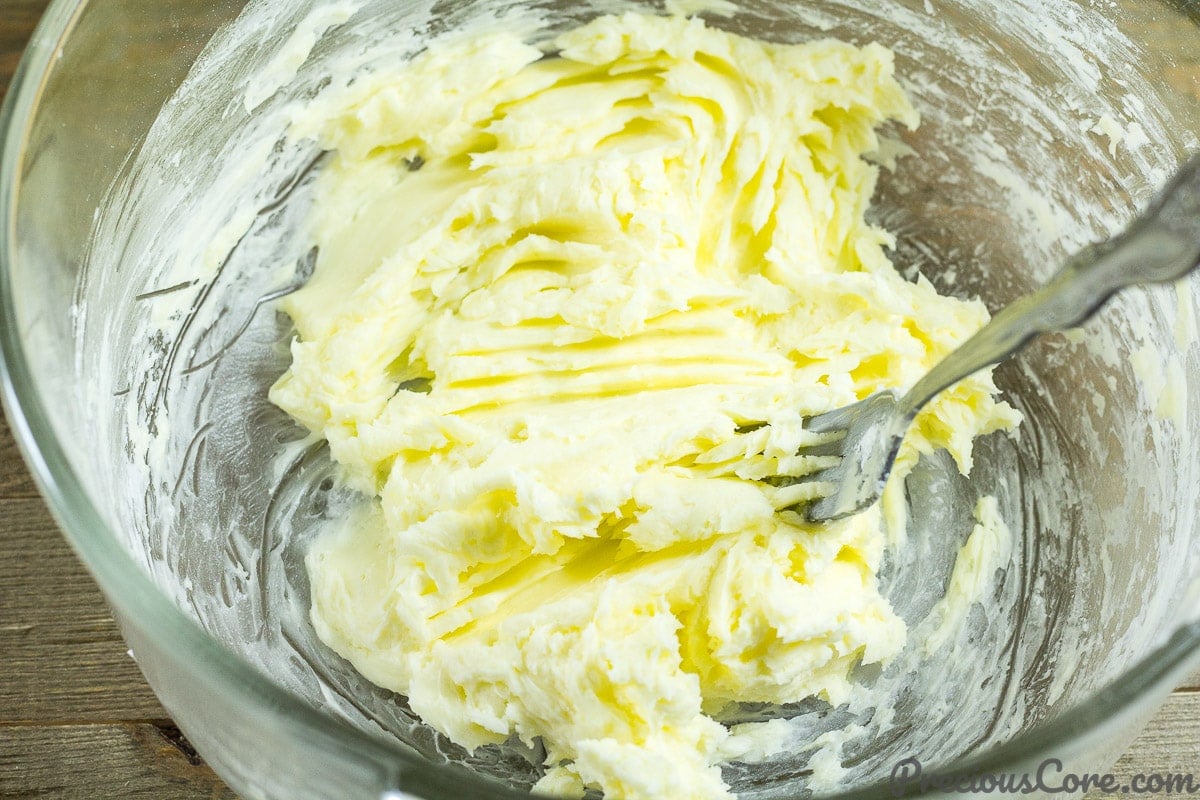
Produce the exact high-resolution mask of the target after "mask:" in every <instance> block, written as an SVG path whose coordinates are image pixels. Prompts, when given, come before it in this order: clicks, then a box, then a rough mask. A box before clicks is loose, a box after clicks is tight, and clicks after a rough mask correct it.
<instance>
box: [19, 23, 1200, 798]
mask: <svg viewBox="0 0 1200 800" xmlns="http://www.w3.org/2000/svg"><path fill="white" fill-rule="evenodd" d="M90 2H91V0H51V2H50V4H49V6H48V7H47V9H46V11H45V13H44V15H43V17H42V19H41V20H40V21H39V23H38V25H37V27H36V29H35V30H34V33H33V36H32V37H31V39H30V41H29V43H28V45H27V47H26V50H25V52H24V54H23V56H22V58H21V60H20V62H19V63H18V65H17V69H16V71H15V73H14V75H13V78H12V82H11V83H10V85H9V89H8V92H7V95H6V97H5V98H4V103H3V105H2V106H0V319H2V320H3V321H4V323H3V325H0V392H2V397H0V399H2V400H3V406H4V410H5V413H6V415H7V418H8V422H9V425H10V428H11V430H12V432H13V436H14V439H15V440H16V441H17V444H18V446H19V448H20V450H21V453H22V455H23V456H24V459H25V462H26V464H27V465H28V467H29V469H30V472H31V473H32V475H33V477H34V480H35V482H36V483H37V486H38V488H39V490H40V492H41V495H42V497H43V499H44V500H45V502H46V504H47V506H48V507H49V510H50V512H51V514H52V515H53V517H54V519H55V521H56V523H57V524H58V527H59V528H60V530H61V531H62V533H63V535H64V536H65V538H66V539H67V541H68V542H69V544H70V545H71V547H72V548H73V549H74V551H75V552H76V554H77V556H78V557H79V558H80V559H81V560H82V562H83V563H84V565H85V566H86V567H87V569H88V570H89V572H90V573H91V574H92V576H93V577H94V578H95V579H96V581H97V582H98V583H99V585H100V587H101V588H102V590H103V592H104V595H105V597H106V599H107V600H108V602H109V603H110V604H111V605H113V606H114V607H115V608H116V609H117V610H118V611H119V612H120V613H121V614H122V615H123V616H126V617H128V618H130V619H133V620H136V621H137V624H138V625H139V627H142V628H144V629H146V630H148V631H150V632H152V633H153V634H154V635H155V637H156V638H157V640H158V641H159V642H161V643H162V644H163V645H165V646H168V647H171V648H172V649H175V648H178V649H179V651H180V652H188V653H192V654H194V655H195V656H196V658H195V661H194V663H195V664H197V668H196V669H197V672H198V673H199V674H200V676H201V677H203V678H204V679H205V680H207V681H209V682H211V683H217V684H219V685H222V686H230V685H233V686H238V687H239V691H241V692H243V693H245V694H246V695H247V696H249V697H251V698H253V699H254V700H255V701H256V702H257V703H259V704H260V706H261V707H264V708H265V707H270V708H272V713H278V714H280V715H281V716H284V717H286V718H287V719H288V720H289V721H290V722H294V723H298V724H299V726H300V728H299V730H293V731H292V732H293V733H298V734H299V735H300V736H301V737H305V736H307V737H308V738H320V739H321V740H322V743H323V744H325V745H326V746H328V745H330V744H332V745H333V746H335V747H339V748H340V749H344V750H345V751H346V752H347V753H350V752H353V753H354V754H355V757H356V758H358V757H363V756H365V757H367V758H370V759H371V760H374V761H376V762H378V763H382V764H388V763H396V765H397V766H398V767H400V768H401V769H400V772H401V773H402V775H403V777H402V778H401V780H400V781H399V783H400V784H401V785H400V786H397V787H394V788H395V789H396V790H398V791H399V792H400V793H401V794H400V796H401V797H405V796H417V797H426V798H431V800H432V799H433V798H436V797H439V796H445V795H443V794H442V792H455V793H459V794H462V793H469V794H468V795H467V796H477V795H478V796H489V797H496V798H514V799H516V798H528V797H529V795H528V794H527V793H525V792H521V791H518V790H515V789H513V788H511V787H507V786H504V785H503V784H501V783H499V782H498V781H496V780H494V779H491V778H487V777H485V776H482V775H478V774H475V773H473V772H471V771H470V770H468V769H467V768H465V767H461V766H456V765H443V764H434V763H431V762H428V761H425V760H423V759H421V758H420V757H419V756H416V755H414V754H413V753H412V752H411V751H409V750H406V749H405V748H404V747H403V746H402V745H400V744H398V743H397V742H394V741H392V740H390V739H389V738H387V737H386V736H384V735H382V734H378V735H376V734H371V733H368V732H365V731H362V730H360V729H358V728H355V727H353V726H351V725H350V724H349V723H347V722H345V721H343V720H340V719H337V718H335V717H333V716H332V715H329V714H326V713H324V712H321V711H319V710H317V709H316V708H314V707H313V706H311V705H309V704H308V703H307V702H305V701H304V700H302V699H300V698H299V697H297V696H296V695H294V694H292V693H291V692H289V691H287V690H286V689H284V688H282V687H280V686H278V685H277V684H275V683H274V682H272V681H271V680H270V679H269V678H268V677H267V676H266V675H265V674H264V673H263V672H262V671H261V670H260V669H259V668H257V667H255V666H253V665H252V664H251V663H250V662H248V661H247V660H245V659H244V658H242V657H241V656H240V655H238V654H237V653H236V652H234V651H233V650H231V649H229V648H227V647H226V646H225V645H224V644H222V643H221V642H220V641H218V640H217V639H215V638H214V637H212V636H210V635H209V634H208V633H206V632H205V631H204V630H203V629H202V628H201V627H200V625H199V624H198V623H197V622H195V621H194V620H193V619H192V618H191V617H189V616H187V615H186V614H185V613H184V612H183V611H182V610H181V609H179V608H178V607H177V606H176V605H175V603H174V602H173V601H172V600H171V599H170V598H169V597H168V596H167V595H166V594H165V593H164V592H163V591H161V590H160V589H159V588H158V587H157V586H156V585H155V584H154V583H153V581H152V580H151V579H150V577H149V576H148V575H147V574H146V573H145V571H144V569H143V568H142V567H141V566H140V565H138V564H137V563H136V561H135V560H134V559H133V557H132V556H131V555H130V554H129V553H128V552H127V551H126V550H125V549H124V548H123V547H122V546H121V544H120V543H119V539H118V537H117V536H116V535H115V534H114V532H113V531H112V530H111V529H110V528H109V526H108V525H107V524H106V523H105V521H104V519H103V518H102V516H101V515H100V513H99V511H98V509H97V507H96V506H95V505H94V504H93V503H92V501H91V499H90V498H89V497H88V494H87V492H86V490H85V489H84V487H83V484H82V482H81V481H80V479H79V476H78V475H77V474H76V473H75V471H74V469H73V468H72V467H71V464H70V460H69V459H68V457H67V454H66V450H65V448H64V446H63V443H62V442H60V441H59V439H58V437H57V436H56V435H55V433H54V431H53V428H52V426H51V423H50V419H49V415H48V413H47V407H46V403H45V400H44V398H43V397H41V396H40V395H39V393H38V390H37V389H36V388H35V385H34V381H33V376H32V370H31V368H30V363H29V360H28V358H27V357H26V353H25V351H24V349H23V347H22V344H21V337H20V334H19V332H18V330H17V325H16V320H17V319H18V315H17V301H16V298H15V296H14V293H13V283H12V269H13V266H14V264H15V263H16V260H17V256H16V252H15V210H16V205H17V194H18V191H19V188H20V176H19V171H18V170H17V165H18V163H19V162H20V159H21V156H22V153H23V148H24V144H25V136H26V135H27V133H28V131H29V127H30V125H31V123H32V119H33V114H34V112H35V111H36V101H37V98H38V96H39V94H40V90H41V89H42V88H43V87H44V85H45V82H46V79H47V76H48V74H49V71H50V68H51V65H52V62H53V60H54V56H55V54H56V53H57V51H58V49H59V46H60V44H61V43H62V42H63V41H64V40H65V38H66V37H67V36H68V35H69V34H70V32H71V30H72V28H73V27H74V25H75V23H76V22H77V20H78V19H79V17H80V15H81V13H82V12H83V10H84V9H85V8H86V7H87V6H88V5H89V3H90ZM114 587H120V591H119V592H118V591H115V590H114ZM1197 664H1200V620H1198V621H1195V622H1191V623H1187V624H1182V625H1180V626H1179V627H1178V628H1177V629H1176V631H1175V632H1174V634H1173V635H1172V636H1171V637H1170V638H1169V639H1168V640H1167V641H1166V642H1164V643H1163V644H1161V645H1160V646H1159V647H1157V648H1156V649H1154V650H1152V651H1151V652H1149V653H1147V654H1146V655H1145V656H1144V657H1143V658H1141V659H1140V660H1139V661H1138V662H1137V663H1136V664H1134V665H1133V666H1132V667H1130V668H1129V669H1127V670H1126V671H1125V673H1123V674H1122V675H1120V676H1118V677H1116V678H1115V679H1113V680H1112V681H1110V682H1109V683H1108V684H1107V685H1106V686H1104V687H1102V688H1101V689H1099V690H1098V691H1096V692H1094V693H1093V694H1092V695H1091V696H1090V697H1088V698H1085V699H1083V700H1080V701H1077V702H1076V703H1075V704H1074V705H1072V706H1071V707H1069V708H1068V709H1067V710H1066V711H1064V712H1062V713H1060V714H1058V715H1056V716H1054V717H1052V718H1051V719H1049V720H1048V721H1046V722H1044V723H1042V724H1040V725H1038V726H1036V727H1034V728H1032V729H1031V730H1029V731H1027V732H1025V733H1023V734H1020V735H1018V736H1016V737H1014V738H1013V739H1011V740H1010V741H1008V742H1006V743H1004V744H1002V745H1000V746H998V747H995V748H992V749H990V750H988V751H985V752H983V753H980V754H977V755H972V756H968V757H966V758H963V759H960V760H958V761H955V762H952V763H951V764H949V765H948V766H946V767H945V768H942V769H938V770H933V771H930V772H929V773H927V774H926V777H927V778H928V779H929V781H930V783H931V784H932V786H933V788H930V786H928V785H927V786H926V787H925V789H924V790H922V788H921V787H920V786H916V785H908V786H904V787H900V786H897V785H896V784H895V783H894V782H893V781H886V780H885V781H881V782H878V783H875V784H871V785H867V786H863V787H859V788H856V789H853V790H849V791H846V792H842V793H838V794H833V795H820V797H822V798H824V800H874V799H875V798H879V797H886V796H893V797H901V796H903V797H937V796H944V795H945V794H947V790H945V789H942V788H938V787H939V786H942V785H944V784H941V783H939V781H942V780H945V781H952V780H954V779H956V778H958V777H962V776H978V775H1011V774H1014V773H1015V774H1029V772H1028V767H1029V765H1030V764H1033V763H1035V762H1036V760H1037V759H1039V758H1042V759H1043V760H1044V759H1045V758H1047V757H1048V756H1047V753H1053V749H1054V748H1060V749H1061V750H1064V751H1065V750H1068V749H1071V748H1072V746H1074V745H1079V744H1082V743H1083V740H1085V739H1086V738H1087V737H1088V736H1089V735H1090V734H1093V733H1096V732H1098V731H1100V730H1102V729H1103V728H1104V727H1105V726H1106V725H1108V724H1110V723H1113V722H1114V721H1119V722H1124V723H1133V722H1136V721H1137V719H1136V718H1137V716H1138V715H1139V713H1141V714H1144V713H1145V712H1147V711H1149V710H1150V708H1151V707H1152V706H1151V704H1152V703H1153V707H1157V705H1158V703H1159V702H1161V701H1162V700H1164V699H1165V697H1166V695H1167V694H1168V693H1169V692H1170V691H1171V690H1172V689H1174V688H1175V682H1177V681H1178V680H1179V679H1180V678H1181V677H1182V676H1183V675H1185V674H1187V672H1188V671H1190V669H1192V668H1193V667H1194V666H1196V665H1197ZM1156 701H1157V702H1156ZM1022 767H1024V768H1025V769H1024V772H1022V771H1021V768H1022ZM412 792H416V793H417V794H415V795H413V794H411V793H412ZM431 792H436V793H437V794H431ZM384 798H393V800H395V798H396V795H395V794H394V793H393V792H388V793H385V794H384Z"/></svg>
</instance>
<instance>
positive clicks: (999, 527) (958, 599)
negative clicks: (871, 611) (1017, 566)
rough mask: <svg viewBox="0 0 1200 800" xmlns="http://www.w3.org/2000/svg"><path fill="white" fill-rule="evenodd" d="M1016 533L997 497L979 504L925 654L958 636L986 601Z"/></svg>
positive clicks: (935, 612)
mask: <svg viewBox="0 0 1200 800" xmlns="http://www.w3.org/2000/svg"><path fill="white" fill-rule="evenodd" d="M1011 553H1012V534H1011V533H1009V530H1008V526H1007V525H1005V524H1004V519H1003V518H1002V517H1001V516H1000V506H999V503H998V502H997V501H996V498H995V497H983V498H980V500H979V502H978V503H976V504H975V528H974V530H972V531H971V535H970V536H968V537H967V541H966V543H964V544H963V546H962V548H961V549H960V550H959V551H958V558H957V560H955V562H954V570H953V572H951V573H950V584H949V585H948V586H947V587H946V594H945V596H943V597H942V599H941V600H939V601H938V602H937V605H935V606H934V607H933V609H932V610H931V611H930V612H929V616H930V618H931V619H933V620H935V621H936V622H937V627H935V628H934V629H933V630H932V631H930V633H929V635H928V636H926V638H925V652H926V653H927V654H932V653H934V652H936V651H937V650H939V649H941V648H942V647H944V646H945V645H946V643H947V642H950V641H952V640H953V639H954V637H955V636H957V635H958V632H959V630H961V628H962V624H963V622H964V620H966V618H967V614H968V612H970V610H971V607H972V606H973V605H975V604H976V603H979V602H981V601H982V600H983V599H984V595H985V594H986V593H987V591H988V589H990V588H991V586H992V581H993V579H994V578H995V575H996V570H997V569H1000V568H1002V567H1004V566H1005V565H1006V564H1007V563H1008V559H1009V556H1010V555H1011Z"/></svg>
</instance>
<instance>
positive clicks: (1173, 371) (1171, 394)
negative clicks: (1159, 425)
mask: <svg viewBox="0 0 1200 800" xmlns="http://www.w3.org/2000/svg"><path fill="white" fill-rule="evenodd" d="M1130 364H1131V366H1132V367H1133V374H1134V375H1135V376H1136V377H1137V378H1138V380H1140V381H1141V382H1142V386H1143V387H1144V388H1145V391H1146V395H1147V397H1148V398H1149V399H1150V400H1151V401H1152V402H1153V403H1154V413H1155V416H1157V417H1158V418H1159V419H1162V420H1170V421H1171V422H1173V423H1174V424H1175V426H1176V427H1177V428H1178V429H1179V430H1181V431H1182V430H1184V429H1185V427H1186V426H1187V394H1188V390H1187V375H1186V372H1185V370H1184V368H1183V361H1182V360H1181V359H1180V357H1179V354H1177V353H1172V354H1171V355H1169V356H1167V359H1166V362H1165V363H1164V361H1163V356H1162V354H1161V353H1160V352H1159V350H1158V349H1157V348H1156V347H1154V346H1153V345H1150V344H1147V345H1143V346H1142V347H1139V348H1138V349H1137V350H1135V351H1134V353H1133V356H1132V358H1131V359H1130Z"/></svg>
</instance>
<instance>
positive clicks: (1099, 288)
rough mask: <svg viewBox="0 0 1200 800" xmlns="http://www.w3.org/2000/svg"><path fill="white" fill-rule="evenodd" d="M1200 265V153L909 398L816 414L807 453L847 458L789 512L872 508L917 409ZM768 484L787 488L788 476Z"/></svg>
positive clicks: (822, 517) (818, 515)
mask: <svg viewBox="0 0 1200 800" xmlns="http://www.w3.org/2000/svg"><path fill="white" fill-rule="evenodd" d="M1198 263H1200V154H1198V155H1194V156H1192V158H1191V159H1190V160H1189V161H1188V162H1187V163H1186V164H1184V166H1183V167H1182V168H1181V169H1180V170H1179V171H1178V172H1177V173H1176V174H1175V176H1174V177H1173V178H1172V179H1171V180H1170V182H1169V183H1168V184H1167V186H1166V188H1165V189H1163V191H1162V192H1161V193H1160V194H1159V195H1158V196H1157V197H1156V198H1155V199H1154V200H1153V201H1152V202H1151V203H1150V206H1149V207H1148V209H1147V210H1146V211H1145V213H1143V214H1142V215H1141V216H1139V217H1138V218H1136V219H1135V220H1134V221H1133V222H1132V223H1131V224H1130V225H1129V226H1128V227H1127V228H1126V229H1125V230H1124V231H1122V232H1120V233H1119V234H1117V235H1116V236H1114V237H1112V238H1111V239H1109V240H1107V241H1103V242H1099V243H1096V244H1092V245H1089V246H1088V247H1085V248H1084V249H1083V250H1081V251H1079V252H1078V253H1076V254H1075V255H1074V256H1072V257H1071V258H1070V259H1068V260H1067V262H1066V263H1065V264H1064V265H1063V267H1062V268H1061V269H1060V270H1059V271H1058V272H1057V273H1056V274H1055V275H1054V277H1052V278H1051V279H1050V280H1049V282H1047V283H1046V284H1045V285H1044V286H1043V287H1042V288H1040V289H1038V290H1037V291H1035V292H1033V293H1032V294H1028V295H1025V296H1024V297H1021V298H1019V299H1017V300H1016V301H1014V302H1013V303H1011V304H1010V305H1008V306H1006V307H1005V308H1003V309H1002V310H1001V311H1000V312H998V313H997V314H996V316H995V317H993V318H992V320H991V322H989V323H988V324H987V325H985V326H984V327H983V328H981V329H980V330H979V331H978V332H977V333H976V334H975V335H974V336H972V337H971V338H970V339H968V340H967V341H966V342H965V343H964V344H963V345H962V346H961V347H958V348H957V349H955V350H954V351H953V352H951V353H950V354H949V355H948V356H946V358H944V359H943V360H942V361H941V362H939V363H938V364H937V365H936V366H935V367H934V368H933V369H932V370H930V371H929V372H928V373H927V374H926V375H925V376H924V377H923V378H921V380H919V381H917V383H916V384H915V385H914V386H913V387H912V388H911V389H910V390H909V391H908V392H907V393H906V394H904V395H903V396H902V397H897V396H896V394H895V393H893V392H892V391H890V390H889V391H882V392H878V393H876V394H873V395H871V396H870V397H867V398H866V399H865V400H861V401H859V402H857V403H854V404H853V405H849V406H845V407H843V408H839V409H835V410H833V411H829V412H827V413H824V414H820V415H818V416H815V417H810V418H809V419H808V420H807V422H806V428H807V429H808V430H810V431H813V432H814V433H821V434H826V435H825V436H822V437H821V442H820V443H819V444H816V445H813V446H810V447H805V448H802V449H801V450H800V452H799V453H798V455H808V456H835V457H839V460H837V461H836V463H834V464H833V465H832V466H829V467H827V468H825V469H822V470H820V471H818V472H815V473H812V474H811V475H806V476H804V477H802V478H799V479H797V480H794V481H792V482H793V483H804V484H811V485H812V486H813V488H814V491H813V492H810V493H809V495H808V497H809V499H805V500H803V501H801V502H799V503H796V504H793V505H791V506H788V507H787V508H790V509H792V510H795V511H798V512H800V513H802V514H803V515H804V516H806V517H807V518H808V520H809V521H810V522H827V521H832V520H837V519H841V518H843V517H848V516H850V515H852V514H855V513H857V512H859V511H862V510H864V509H866V508H868V507H870V506H871V505H872V504H874V503H875V502H876V501H877V500H878V499H879V497H880V495H881V494H882V492H883V485H884V483H885V482H886V481H887V477H888V475H889V474H890V473H891V471H892V466H893V465H894V464H895V462H896V454H897V453H898V452H899V450H900V442H901V441H902V440H903V439H904V435H905V433H906V432H907V431H908V428H909V426H910V425H911V424H912V421H913V419H914V418H915V417H916V415H917V412H918V411H920V410H921V408H922V407H923V406H924V405H925V404H926V403H928V402H929V401H930V400H931V399H933V398H934V397H935V396H937V395H938V394H939V393H940V392H941V391H942V390H943V389H946V388H949V387H950V386H952V385H954V384H955V383H957V382H958V381H960V380H962V379H963V378H966V377H968V376H969V375H972V374H974V373H975V372H978V371H979V370H981V369H984V368H986V367H990V366H993V365H995V364H998V363H1000V362H1001V361H1003V360H1004V359H1006V358H1008V357H1009V356H1010V355H1013V354H1014V353H1016V352H1017V351H1019V350H1021V349H1022V348H1023V347H1024V346H1025V345H1026V344H1028V343H1029V342H1030V341H1031V340H1032V339H1034V338H1035V337H1037V336H1039V335H1040V334H1043V333H1051V332H1054V331H1063V330H1066V329H1069V328H1074V327H1076V326H1078V325H1080V324H1081V323H1083V322H1084V321H1085V320H1087V319H1089V318H1090V317H1091V316H1092V315H1093V314H1095V313H1096V312H1097V311H1099V310H1100V308H1101V307H1102V306H1103V305H1104V304H1105V303H1106V302H1107V301H1108V300H1109V299H1110V298H1111V297H1112V296H1113V295H1114V294H1116V293H1117V292H1118V291H1120V290H1121V289H1125V288H1127V287H1129V286H1135V285H1138V284H1147V283H1168V282H1171V281H1175V280H1178V279H1180V278H1182V277H1184V276H1185V275H1187V274H1188V273H1189V272H1191V271H1192V270H1193V269H1195V268H1196V266H1197V264H1198ZM768 480H770V481H771V482H772V483H776V485H779V483H777V482H778V481H780V479H779V478H772V479H768ZM826 490H828V491H827V493H826ZM814 495H816V496H815V497H814Z"/></svg>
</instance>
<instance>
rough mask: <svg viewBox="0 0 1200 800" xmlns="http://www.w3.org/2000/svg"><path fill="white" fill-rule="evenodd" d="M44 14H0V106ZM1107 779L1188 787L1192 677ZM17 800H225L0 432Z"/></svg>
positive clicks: (9, 754) (1, 679) (23, 6)
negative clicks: (1161, 776) (1143, 778)
mask: <svg viewBox="0 0 1200 800" xmlns="http://www.w3.org/2000/svg"><path fill="white" fill-rule="evenodd" d="M46 2H47V0H0V97H2V96H3V92H4V89H5V88H6V87H7V85H8V82H9V80H10V78H11V77H12V73H13V70H14V69H15V68H16V65H17V61H18V58H19V56H20V53H21V51H22V49H23V48H24V46H25V42H26V41H27V40H28V38H29V35H30V33H31V32H32V30H33V26H34V25H35V24H36V22H37V20H38V17H39V16H40V15H41V12H42V9H43V8H44V7H45V5H46ZM1114 772H1116V773H1117V775H1118V776H1121V777H1127V776H1131V775H1133V774H1135V773H1150V772H1176V773H1178V772H1193V773H1196V774H1197V776H1198V777H1200V675H1197V676H1193V678H1192V679H1191V680H1189V681H1188V682H1187V685H1186V686H1184V687H1181V688H1180V689H1179V691H1177V692H1176V693H1175V694H1174V695H1172V697H1171V698H1170V700H1169V701H1168V703H1167V704H1166V706H1165V707H1164V708H1163V709H1162V711H1161V712H1159V714H1158V716H1157V717H1156V718H1155V719H1154V721H1153V722H1152V723H1151V725H1150V727H1149V728H1148V729H1147V730H1146V731H1145V733H1143V734H1142V736H1141V738H1139V739H1138V740H1137V741H1136V742H1135V743H1134V744H1133V746H1132V747H1131V748H1130V750H1129V752H1128V753H1127V754H1126V755H1125V756H1124V757H1123V758H1122V759H1121V761H1120V762H1119V763H1118V764H1117V766H1116V768H1115V769H1114ZM18 798H41V799H42V800H54V799H55V798H70V799H72V800H73V799H75V798H78V800H100V799H101V798H114V799H115V798H126V799H128V800H137V799H138V798H145V799H146V800H225V799H226V798H234V794H233V793H232V792H231V791H230V790H229V789H228V788H227V787H226V786H225V785H224V784H223V783H222V782H221V780H220V779H219V778H218V777H217V776H216V775H215V774H214V773H213V772H212V770H211V769H209V768H208V767H207V766H205V764H204V762H203V761H202V760H201V759H200V757H199V756H198V755H197V754H196V752H195V750H193V749H192V747H191V746H190V745H189V744H188V742H187V741H186V740H185V739H184V737H183V736H182V735H181V734H180V732H179V729H178V728H176V727H175V725H174V724H173V723H172V722H171V720H170V719H169V718H168V717H167V715H166V712H164V711H163V709H162V706H160V705H159V703H158V701H157V700H156V699H155V697H154V695H153V694H152V693H151V691H150V689H149V687H148V686H147V685H146V683H145V681H144V680H143V678H142V676H141V674H140V673H139V672H138V669H137V666H136V665H135V664H134V662H133V660H132V659H131V658H130V657H129V655H128V654H127V652H126V647H125V644H124V642H123V641H122V640H121V636H120V634H119V633H118V631H117V627H116V624H115V623H114V621H113V619H112V615H111V614H110V613H109V611H108V608H107V607H106V606H105V603H104V600H103V598H102V597H101V595H100V591H99V590H98V589H97V588H96V586H95V584H94V583H93V582H92V580H91V578H90V577H89V576H88V574H87V572H86V571H85V570H84V568H83V567H82V566H81V565H80V564H79V562H78V560H77V559H76V558H75V556H74V554H73V553H72V552H71V550H70V548H69V547H68V546H67V545H66V543H65V541H64V540H63V538H62V536H61V535H60V534H59V532H58V529H57V528H56V526H55V523H54V521H53V520H52V519H51V517H50V515H49V513H48V512H47V510H46V507H45V505H44V504H43V503H42V500H41V498H40V497H39V496H38V493H37V489H36V487H35V486H34V484H33V481H32V479H31V478H30V477H29V474H28V472H27V470H26V469H25V465H24V464H23V462H22V461H21V456H20V454H19V452H18V451H17V448H16V445H15V444H14V443H13V440H12V436H11V434H10V433H9V430H8V426H7V424H6V423H5V421H4V420H3V419H2V418H0V799H3V800H17V799H18ZM331 800H337V799H336V798H331Z"/></svg>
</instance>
